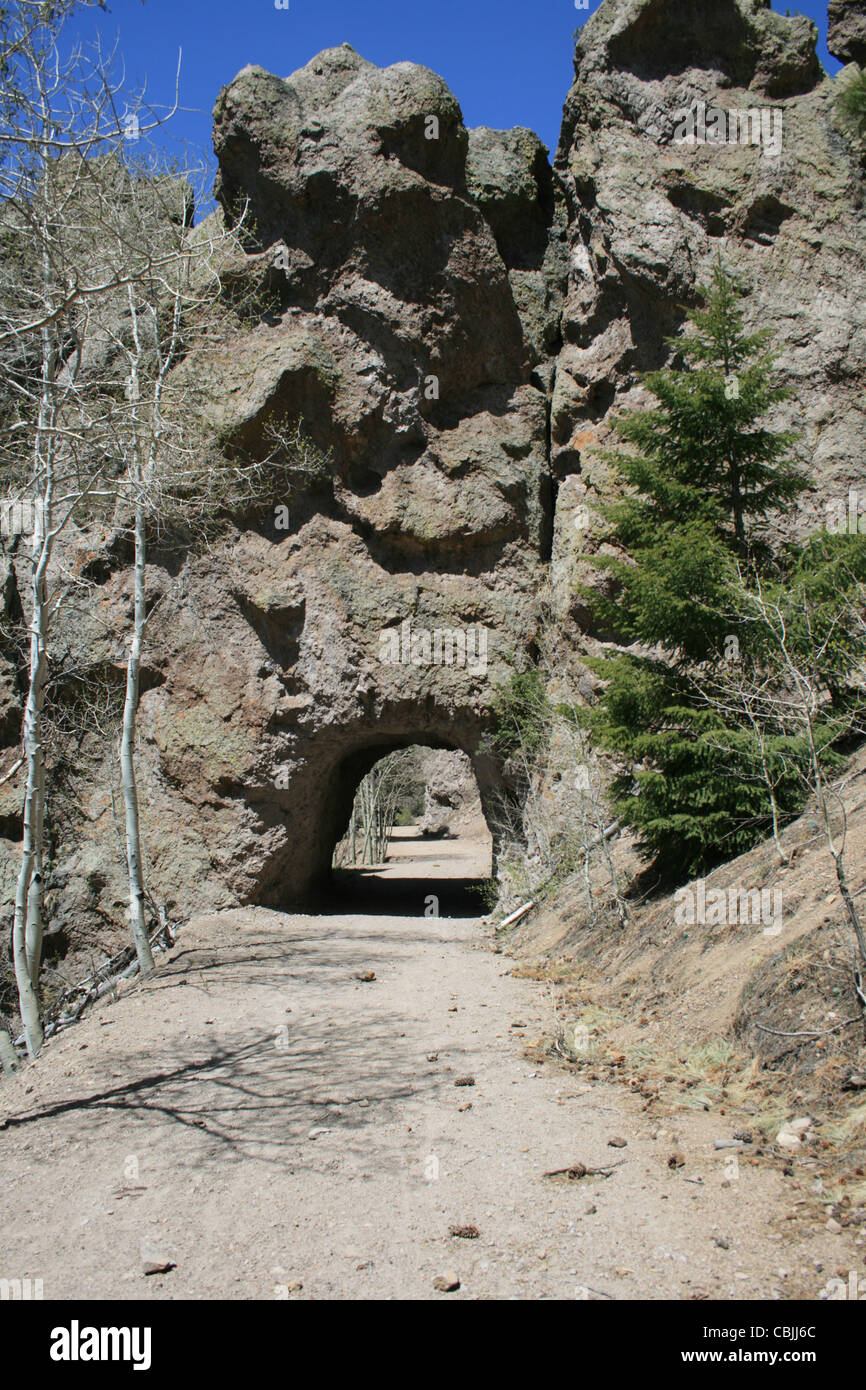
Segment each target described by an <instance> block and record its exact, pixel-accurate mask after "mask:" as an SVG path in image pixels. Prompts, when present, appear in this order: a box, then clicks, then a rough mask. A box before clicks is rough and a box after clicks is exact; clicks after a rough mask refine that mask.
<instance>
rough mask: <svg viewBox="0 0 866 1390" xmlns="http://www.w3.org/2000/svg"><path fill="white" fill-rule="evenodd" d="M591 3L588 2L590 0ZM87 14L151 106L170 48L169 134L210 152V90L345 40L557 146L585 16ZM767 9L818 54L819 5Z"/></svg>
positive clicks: (232, 0) (336, 9) (549, 2)
mask: <svg viewBox="0 0 866 1390" xmlns="http://www.w3.org/2000/svg"><path fill="white" fill-rule="evenodd" d="M589 3H590V6H591V7H592V8H593V9H594V8H597V0H589ZM109 4H110V13H109V14H108V15H106V16H100V17H99V18H98V19H97V18H96V17H95V16H94V15H92V14H90V15H85V17H84V18H82V19H81V20H80V21H79V22H78V24H77V33H78V34H79V36H80V37H82V38H86V37H88V36H92V34H93V32H94V29H95V28H96V27H98V28H99V30H100V32H101V34H102V36H103V38H104V39H109V40H114V39H115V38H117V39H118V40H119V47H120V51H121V52H122V54H123V56H124V59H125V63H126V72H127V77H128V80H129V81H130V82H131V83H132V84H133V85H140V84H143V83H145V82H146V84H147V91H148V99H149V101H150V102H151V103H153V104H154V105H161V104H164V103H166V102H170V100H171V95H172V92H173V89H174V72H175V68H176V65H177V53H178V49H179V48H180V49H182V50H183V61H182V67H181V103H182V106H183V108H184V109H183V111H182V112H181V113H179V114H178V115H177V116H176V117H175V118H174V120H173V122H172V125H171V131H170V135H171V137H172V140H177V141H178V142H188V143H190V144H191V145H193V146H195V147H197V148H198V149H201V150H207V151H210V150H211V143H210V125H211V120H210V115H211V111H212V109H213V104H214V100H215V98H216V95H217V92H218V91H219V88H220V87H221V86H222V85H224V84H225V83H226V82H229V81H230V80H231V79H232V77H234V75H235V73H236V72H238V71H239V69H240V68H242V67H243V66H244V65H245V64H246V63H258V64H260V65H261V66H262V67H264V68H267V69H268V70H269V71H271V72H276V73H279V75H280V76H281V77H286V76H288V74H289V73H291V72H293V71H294V70H295V69H296V68H298V67H302V66H303V65H304V64H305V63H307V62H309V60H310V59H311V58H312V57H313V56H314V55H315V54H316V53H318V52H319V51H320V50H321V49H323V48H329V47H331V46H333V45H334V44H340V43H344V42H346V43H350V44H352V45H353V47H354V48H356V49H358V51H359V52H360V53H362V54H363V55H364V57H366V58H369V59H371V61H372V62H374V63H378V64H379V65H380V66H384V65H387V64H388V63H396V62H399V61H401V60H404V59H409V60H411V61H413V62H417V63H424V64H425V65H426V66H427V67H430V68H433V70H434V71H435V72H438V73H440V74H441V75H442V77H444V78H445V80H446V82H447V83H448V85H449V86H450V87H451V90H452V91H453V92H454V94H455V96H456V97H457V99H458V101H459V102H460V104H461V106H462V108H463V115H464V118H465V120H466V123H467V124H468V125H471V126H472V125H491V126H497V127H508V126H513V125H525V126H529V127H531V128H532V129H533V130H536V131H537V132H538V134H539V135H540V136H541V138H542V139H543V140H544V141H545V143H546V144H548V145H549V146H550V148H551V151H552V150H553V149H555V147H556V142H557V138H558V135H559V124H560V119H561V114H562V105H563V102H564V100H565V97H566V94H567V92H568V88H569V86H570V83H571V77H572V54H573V48H574V44H573V37H572V36H573V34H574V30H575V28H576V27H577V26H578V25H579V24H582V23H583V22H584V21H585V19H586V18H587V15H588V13H590V12H591V11H583V10H577V9H576V8H575V4H574V0H534V3H532V2H531V0H289V8H288V9H286V10H277V9H276V8H275V4H274V0H144V3H142V0H109ZM774 8H775V9H778V10H781V11H783V12H784V11H785V10H786V9H789V10H791V11H792V12H796V11H798V10H799V11H800V12H801V13H804V14H808V15H809V16H810V17H811V18H812V19H814V20H815V21H816V23H817V24H818V26H819V28H820V29H821V34H822V39H821V58H822V61H823V62H824V64H825V66H826V67H828V68H829V70H830V71H836V70H837V68H838V66H839V65H838V64H837V63H836V62H835V60H834V59H832V58H830V57H829V55H828V54H827V51H826V47H825V46H824V38H825V36H826V10H827V6H826V0H802V2H801V3H800V4H799V5H784V4H778V3H775V0H774Z"/></svg>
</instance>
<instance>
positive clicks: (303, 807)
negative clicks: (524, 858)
mask: <svg viewBox="0 0 866 1390" xmlns="http://www.w3.org/2000/svg"><path fill="white" fill-rule="evenodd" d="M413 713H414V714H415V718H412V717H408V718H407V717H405V714H404V717H403V718H401V719H400V720H399V721H398V720H396V719H395V720H394V721H393V722H392V721H391V720H377V721H375V722H374V721H373V720H370V719H368V720H367V721H365V722H364V723H363V724H362V723H361V721H358V723H357V724H356V725H355V726H354V727H352V728H346V727H345V726H343V727H342V728H340V729H335V728H333V727H332V728H331V729H326V730H322V731H320V733H319V735H318V737H317V738H316V739H315V740H314V742H313V746H312V747H310V748H308V749H306V750H305V756H304V758H303V759H302V760H301V759H299V760H297V761H295V762H293V764H292V766H291V776H290V778H289V780H288V783H287V785H286V787H285V788H284V789H282V790H281V791H279V792H278V793H277V795H276V797H275V796H274V794H273V792H272V791H270V789H269V795H268V796H267V799H265V797H264V796H263V797H262V800H261V801H260V802H259V803H258V804H257V805H255V806H252V805H251V806H250V811H251V813H252V814H253V815H254V816H255V818H256V822H257V830H258V833H257V839H258V840H259V844H260V855H259V859H258V867H257V872H256V873H255V876H254V878H252V879H251V880H249V883H248V887H247V889H246V892H245V893H244V899H245V900H246V901H247V902H249V903H254V904H256V905H259V906H262V907H272V908H277V909H280V910H283V911H291V910H296V909H305V908H307V907H308V906H309V905H310V904H311V902H313V901H315V900H316V899H317V898H318V897H319V896H320V895H321V894H322V892H327V890H328V888H329V885H330V879H331V864H332V858H333V852H334V848H335V846H336V845H337V844H338V843H339V841H340V840H341V839H342V837H343V835H344V834H345V831H346V830H347V828H348V825H349V819H350V816H351V811H352V804H353V801H354V797H355V792H356V790H357V788H358V786H359V784H360V782H361V780H362V779H363V777H364V776H365V775H366V774H367V773H368V772H369V771H370V769H371V768H372V767H374V766H375V764H376V763H377V762H379V761H380V760H381V759H382V758H384V757H386V756H387V755H388V754H389V753H392V752H395V751H396V750H399V749H403V748H412V747H416V746H417V747H421V748H432V749H446V750H449V751H457V752H462V753H464V754H465V755H466V756H467V758H468V760H469V764H470V767H471V770H472V775H473V776H474V778H475V783H476V786H477V788H478V796H479V800H480V802H481V809H482V812H483V814H484V819H485V821H486V824H487V827H488V830H489V832H490V837H491V842H492V865H493V874H494V875H495V873H496V864H497V860H498V855H499V851H500V841H501V834H500V832H499V829H498V827H499V826H500V825H501V822H502V816H501V802H502V799H503V798H509V789H508V782H507V778H506V777H505V775H504V770H503V767H502V764H501V762H500V760H499V759H498V758H497V757H496V755H495V753H494V752H492V751H491V750H490V749H489V748H488V746H487V743H486V741H485V740H484V739H483V729H482V728H481V727H480V725H479V723H478V722H476V721H474V720H473V721H472V723H471V725H470V724H469V721H468V720H467V721H465V723H466V725H467V728H466V730H465V731H464V730H463V729H460V730H458V729H457V728H456V727H455V724H456V722H457V721H454V722H453V723H452V726H451V727H450V728H446V729H442V728H441V726H440V727H438V728H437V727H436V721H435V720H429V721H426V720H424V719H423V718H419V717H418V715H419V714H421V713H422V712H421V711H413ZM248 804H249V803H248Z"/></svg>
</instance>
